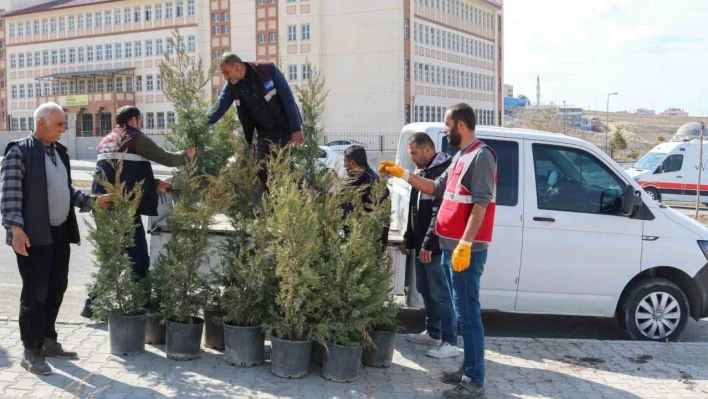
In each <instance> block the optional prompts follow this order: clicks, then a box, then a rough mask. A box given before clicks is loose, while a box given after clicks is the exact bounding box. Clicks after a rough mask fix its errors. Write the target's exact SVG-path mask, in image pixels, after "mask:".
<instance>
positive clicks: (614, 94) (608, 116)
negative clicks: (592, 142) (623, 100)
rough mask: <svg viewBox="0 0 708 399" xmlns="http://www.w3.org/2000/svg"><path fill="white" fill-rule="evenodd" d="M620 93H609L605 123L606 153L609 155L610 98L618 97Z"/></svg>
mask: <svg viewBox="0 0 708 399" xmlns="http://www.w3.org/2000/svg"><path fill="white" fill-rule="evenodd" d="M617 94H619V93H608V94H607V115H606V121H605V152H606V153H608V154H609V147H608V144H607V135H608V134H609V131H610V96H616V95H617Z"/></svg>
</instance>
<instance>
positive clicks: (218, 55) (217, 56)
mask: <svg viewBox="0 0 708 399" xmlns="http://www.w3.org/2000/svg"><path fill="white" fill-rule="evenodd" d="M220 56H221V55H220V54H219V51H218V50H214V52H213V53H211V57H212V58H213V59H215V60H218V59H219V57H220Z"/></svg>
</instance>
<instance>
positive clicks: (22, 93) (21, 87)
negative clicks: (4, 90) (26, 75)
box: [20, 85, 25, 98]
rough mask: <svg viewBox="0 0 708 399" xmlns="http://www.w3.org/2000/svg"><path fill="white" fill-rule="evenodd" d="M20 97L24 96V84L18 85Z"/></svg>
mask: <svg viewBox="0 0 708 399" xmlns="http://www.w3.org/2000/svg"><path fill="white" fill-rule="evenodd" d="M20 98H25V85H20Z"/></svg>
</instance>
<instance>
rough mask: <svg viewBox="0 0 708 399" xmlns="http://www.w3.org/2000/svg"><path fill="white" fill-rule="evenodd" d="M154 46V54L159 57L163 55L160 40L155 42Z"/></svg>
mask: <svg viewBox="0 0 708 399" xmlns="http://www.w3.org/2000/svg"><path fill="white" fill-rule="evenodd" d="M155 44H156V47H157V48H156V49H155V53H156V54H157V55H158V56H160V57H161V56H162V55H163V54H164V53H165V51H164V50H163V47H162V39H157V40H155Z"/></svg>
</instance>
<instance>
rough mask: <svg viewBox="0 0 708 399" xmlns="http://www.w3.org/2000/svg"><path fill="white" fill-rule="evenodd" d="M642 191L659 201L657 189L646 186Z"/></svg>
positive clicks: (659, 195)
mask: <svg viewBox="0 0 708 399" xmlns="http://www.w3.org/2000/svg"><path fill="white" fill-rule="evenodd" d="M644 191H646V192H647V194H649V196H650V197H651V199H653V200H654V201H657V202H658V201H661V194H659V190H657V189H655V188H654V187H647V188H645V189H644Z"/></svg>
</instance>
